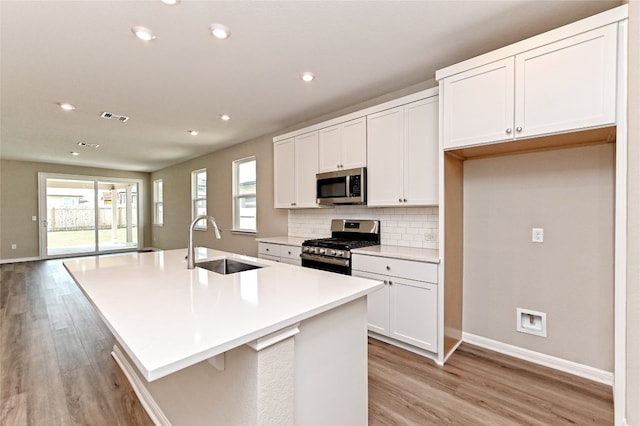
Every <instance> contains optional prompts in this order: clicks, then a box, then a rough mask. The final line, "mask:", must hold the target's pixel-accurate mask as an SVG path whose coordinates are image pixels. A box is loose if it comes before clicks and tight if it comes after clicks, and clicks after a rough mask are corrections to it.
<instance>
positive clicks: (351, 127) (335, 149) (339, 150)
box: [318, 117, 367, 172]
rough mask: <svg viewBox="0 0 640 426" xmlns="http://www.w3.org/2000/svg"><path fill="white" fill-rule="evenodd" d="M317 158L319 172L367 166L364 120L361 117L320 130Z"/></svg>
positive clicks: (365, 125) (365, 124)
mask: <svg viewBox="0 0 640 426" xmlns="http://www.w3.org/2000/svg"><path fill="white" fill-rule="evenodd" d="M318 158H319V164H318V166H319V171H320V172H331V171H336V170H343V169H353V168H356V167H365V166H366V164H367V122H366V118H365V117H361V118H357V119H355V120H351V121H347V122H345V123H340V124H336V125H335V126H331V127H327V128H324V129H320V131H319V146H318Z"/></svg>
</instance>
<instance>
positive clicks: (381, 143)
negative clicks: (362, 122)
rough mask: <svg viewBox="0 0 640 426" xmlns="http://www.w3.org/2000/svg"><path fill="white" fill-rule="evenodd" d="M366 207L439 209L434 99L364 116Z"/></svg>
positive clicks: (435, 107) (436, 102)
mask: <svg viewBox="0 0 640 426" xmlns="http://www.w3.org/2000/svg"><path fill="white" fill-rule="evenodd" d="M367 185H368V189H367V197H368V201H367V204H368V205H369V206H417V205H436V204H438V96H432V97H429V98H427V99H423V100H419V101H415V102H411V103H409V104H406V105H402V106H399V107H395V108H391V109H388V110H384V111H381V112H378V113H375V114H371V115H369V116H367Z"/></svg>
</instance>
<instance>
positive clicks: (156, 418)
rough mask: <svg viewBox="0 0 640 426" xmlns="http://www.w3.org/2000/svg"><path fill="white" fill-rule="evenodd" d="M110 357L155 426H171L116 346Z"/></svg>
mask: <svg viewBox="0 0 640 426" xmlns="http://www.w3.org/2000/svg"><path fill="white" fill-rule="evenodd" d="M111 356H112V357H113V359H115V360H116V362H117V363H118V365H119V366H120V368H121V369H122V372H123V373H124V375H125V376H126V377H127V380H129V383H131V387H132V388H133V391H134V392H135V393H136V395H137V396H138V399H139V400H140V403H141V404H142V406H143V407H144V409H145V411H146V412H147V414H149V417H151V420H152V421H153V423H154V424H155V425H157V426H171V422H170V421H169V419H168V418H167V417H166V416H165V415H164V413H163V412H162V410H161V409H160V407H159V406H158V404H157V403H156V401H155V400H154V399H153V396H151V394H150V393H149V391H148V390H147V388H146V387H145V386H144V384H143V383H142V380H140V378H139V377H138V375H137V374H136V372H135V371H134V370H133V367H132V366H131V364H130V363H129V361H128V360H127V358H126V357H125V356H124V354H123V353H122V351H121V349H120V348H119V347H118V346H117V345H113V352H111Z"/></svg>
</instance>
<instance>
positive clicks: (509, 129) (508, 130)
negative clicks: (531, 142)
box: [506, 127, 511, 135]
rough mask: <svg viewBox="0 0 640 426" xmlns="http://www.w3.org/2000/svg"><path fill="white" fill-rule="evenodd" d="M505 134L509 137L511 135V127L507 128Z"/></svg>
mask: <svg viewBox="0 0 640 426" xmlns="http://www.w3.org/2000/svg"><path fill="white" fill-rule="evenodd" d="M506 132H507V134H508V135H510V134H511V127H509V128H508V129H507V130H506Z"/></svg>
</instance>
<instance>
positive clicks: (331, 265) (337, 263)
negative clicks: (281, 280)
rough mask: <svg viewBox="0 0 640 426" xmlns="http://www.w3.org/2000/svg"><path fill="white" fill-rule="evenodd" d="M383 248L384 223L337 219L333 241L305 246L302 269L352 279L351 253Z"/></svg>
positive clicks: (314, 241)
mask: <svg viewBox="0 0 640 426" xmlns="http://www.w3.org/2000/svg"><path fill="white" fill-rule="evenodd" d="M379 244H380V221H378V220H349V219H333V220H332V221H331V238H320V239H317V240H306V241H305V242H303V243H302V253H301V254H300V257H301V259H302V266H305V267H308V268H315V269H322V270H324V271H332V272H337V273H340V274H345V275H351V250H352V249H355V248H360V247H367V246H374V245H379Z"/></svg>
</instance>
